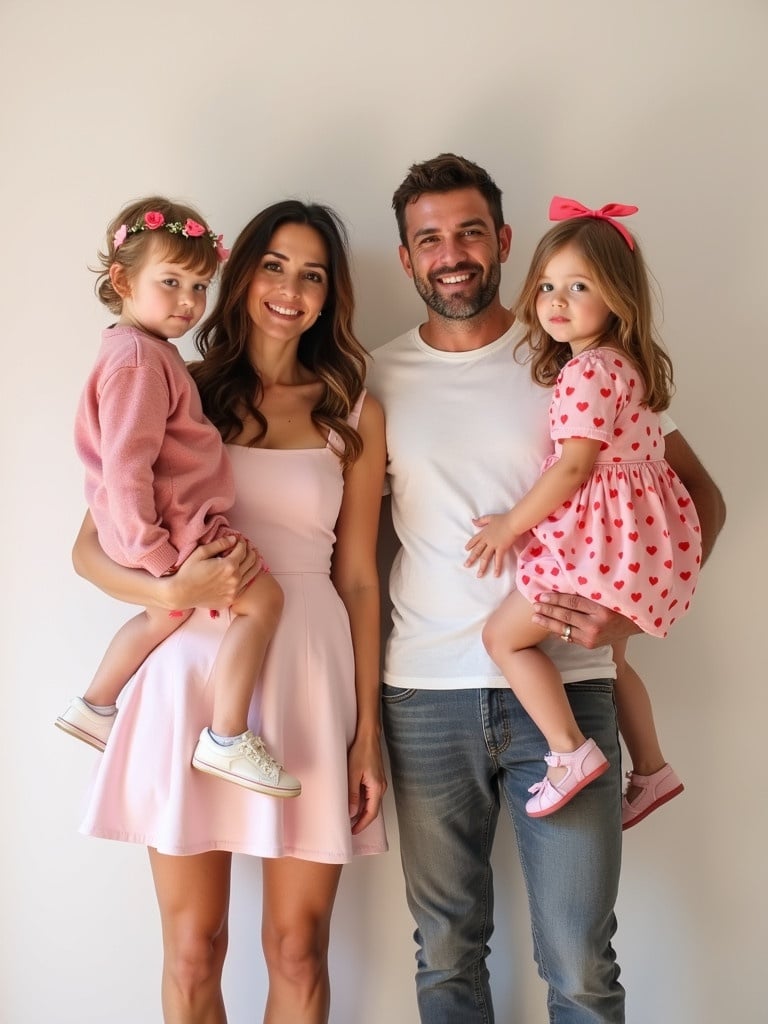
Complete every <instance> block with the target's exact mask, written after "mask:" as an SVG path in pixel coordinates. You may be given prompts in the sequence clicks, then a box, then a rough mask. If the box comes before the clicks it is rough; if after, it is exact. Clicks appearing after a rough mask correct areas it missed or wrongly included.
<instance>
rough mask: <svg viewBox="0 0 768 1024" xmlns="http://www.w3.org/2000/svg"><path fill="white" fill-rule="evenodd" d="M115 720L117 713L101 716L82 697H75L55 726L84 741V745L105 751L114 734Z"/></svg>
mask: <svg viewBox="0 0 768 1024" xmlns="http://www.w3.org/2000/svg"><path fill="white" fill-rule="evenodd" d="M115 718H117V711H113V712H112V714H111V715H100V714H98V712H96V711H92V710H91V708H89V707H88V705H87V704H86V703H85V701H84V700H81V698H80V697H73V698H72V700H71V701H70V702H69V706H68V707H67V710H66V711H64V712H63V713H62V714H61V715H59V717H58V718H57V719H56V721H55V722H54V725H57V726H58V727H59V729H63V730H64V732H68V733H69V735H70V736H74V737H75V738H76V739H78V740H82V741H83V743H89V744H90V745H91V746H92V747H96V749H97V750H103V749H104V747H105V746H106V745H107V740H108V739H109V734H110V733H111V732H112V726H113V725H114V724H115Z"/></svg>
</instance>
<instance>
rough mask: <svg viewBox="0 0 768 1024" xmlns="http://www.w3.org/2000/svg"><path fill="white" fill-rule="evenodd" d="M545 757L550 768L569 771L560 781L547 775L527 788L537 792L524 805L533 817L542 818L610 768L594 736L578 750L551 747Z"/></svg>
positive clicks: (530, 791) (556, 809)
mask: <svg viewBox="0 0 768 1024" xmlns="http://www.w3.org/2000/svg"><path fill="white" fill-rule="evenodd" d="M544 760H545V761H546V762H547V764H548V765H549V767H550V768H566V769H567V771H566V773H565V775H564V776H563V777H562V779H560V781H559V782H558V783H557V784H555V783H553V782H551V781H550V780H549V779H548V778H546V777H545V778H543V779H542V780H541V782H537V783H536V785H535V786H531V788H530V789H529V790H528V792H529V793H533V794H534V795H533V797H532V798H531V799H530V800H529V801H528V803H527V804H526V805H525V809H526V811H527V812H528V814H529V815H530V817H531V818H543V817H544V816H545V815H547V814H554V813H555V811H559V810H560V808H561V807H565V805H566V804H567V803H568V802H569V801H571V800H572V799H573V798H574V797H575V796H576V794H577V793H578V792H579V791H580V790H582V789H584V787H585V786H588V785H589V784H590V782H593V781H594V780H595V779H597V778H599V776H601V775H602V774H603V772H605V771H607V769H608V761H607V759H606V757H605V754H603V752H602V750H601V749H600V748H599V747H598V745H597V744H596V743H595V741H594V740H592V739H590V740H585V741H584V743H582V745H581V746H580V747H579V748H578V750H574V751H573V752H572V753H569V754H557V753H555V751H551V752H550V753H549V754H547V756H546V757H545V758H544Z"/></svg>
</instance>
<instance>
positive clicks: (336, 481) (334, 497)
mask: <svg viewBox="0 0 768 1024" xmlns="http://www.w3.org/2000/svg"><path fill="white" fill-rule="evenodd" d="M363 400H364V396H361V398H360V400H359V401H358V403H357V405H356V406H355V409H354V411H353V414H352V416H351V417H350V422H351V423H353V425H356V423H357V421H358V418H359V415H360V409H361V408H362V403H363ZM333 443H335V444H336V446H337V447H340V446H341V442H340V440H339V439H338V437H336V436H335V435H332V436H331V438H330V439H329V443H328V445H326V447H325V448H309V449H300V450H289V451H285V450H275V449H264V448H244V447H239V446H236V445H229V446H228V448H227V451H228V452H229V456H230V459H231V462H232V470H233V473H234V478H235V491H236V495H237V497H236V501H235V504H234V506H233V507H232V509H231V512H230V514H229V519H230V522H231V524H232V527H233V528H234V529H235V530H238V531H240V532H242V533H243V534H245V535H246V536H253V537H258V538H259V548H260V550H261V551H262V552H263V554H264V558H265V561H266V563H267V565H268V566H269V567H270V570H271V572H272V574H273V576H274V577H275V579H276V580H277V581H278V583H279V584H280V586H281V587H282V588H283V592H284V594H285V606H284V610H283V615H282V618H281V620H280V624H279V626H278V629H277V632H276V634H275V637H274V639H273V640H272V643H271V645H270V648H269V651H268V654H267V658H266V661H265V664H264V671H263V676H262V679H261V681H260V682H259V685H258V686H257V690H256V695H255V697H254V700H253V704H252V706H251V711H250V715H249V726H250V727H251V728H252V729H253V731H254V732H256V733H258V734H259V735H261V736H262V737H263V738H264V741H265V743H266V744H267V746H268V748H269V750H270V751H271V752H272V753H273V754H274V755H275V756H276V757H277V759H278V760H279V761H281V762H282V763H283V764H284V765H285V767H286V769H287V770H288V771H290V772H291V773H292V774H294V775H296V776H298V778H299V779H300V780H301V783H302V792H301V795H300V796H299V797H297V798H296V799H293V800H278V799H275V798H273V797H269V796H263V795H261V794H258V793H253V792H251V791H249V790H246V789H243V788H241V787H240V786H235V785H233V784H231V783H228V782H223V781H221V780H220V779H216V778H214V777H212V776H210V775H204V774H203V773H202V772H198V771H195V770H194V769H193V768H192V767H191V763H190V762H191V759H192V752H193V751H194V749H195V744H196V742H197V738H198V736H199V734H200V730H201V729H202V728H203V726H205V725H206V724H210V721H211V714H212V710H213V693H212V690H211V687H210V685H209V676H210V672H211V667H212V665H213V661H214V659H215V657H216V653H217V650H218V647H219V643H220V642H221V638H222V635H223V633H224V630H225V629H226V626H227V618H228V617H227V616H226V615H224V614H222V616H221V618H220V619H218V620H215V619H211V617H210V616H209V614H208V612H207V611H205V610H197V611H195V613H194V614H193V615H192V616H190V618H189V619H188V620H187V622H185V623H184V624H183V625H182V626H181V627H180V628H179V629H178V630H177V631H176V632H175V633H174V634H173V635H172V636H171V637H169V638H168V640H166V641H165V642H164V643H163V644H161V645H160V647H158V648H157V649H156V650H155V651H153V653H152V654H151V655H150V656H149V657H148V658H147V659H146V661H145V662H144V664H143V665H142V666H141V668H140V669H139V671H138V672H137V673H136V675H135V676H134V677H133V679H132V680H131V682H130V683H129V684H128V686H127V687H126V688H125V690H124V691H123V694H122V696H121V700H120V705H119V712H118V715H117V719H116V722H115V726H114V728H113V730H112V735H111V736H110V739H109V742H108V744H107V749H106V750H105V752H104V753H103V754H102V755H101V758H100V762H99V765H98V768H97V771H96V775H95V779H94V782H93V786H92V790H91V793H90V798H89V803H88V807H87V811H86V815H85V819H84V821H83V824H82V826H81V831H82V832H83V833H85V834H87V835H93V836H99V837H101V838H105V839H117V840H122V841H124V842H132V843H141V844H143V845H145V846H152V847H155V848H156V849H158V850H159V851H160V852H161V853H167V854H195V853H202V852H204V851H208V850H230V851H233V852H236V853H247V854H253V855H255V856H259V857H298V858H301V859H304V860H311V861H319V862H324V863H333V864H336V863H344V862H346V861H348V860H350V859H351V858H352V857H353V856H354V855H357V854H373V853H382V852H383V851H385V850H386V849H387V840H386V835H385V829H384V821H383V819H382V816H381V815H379V817H378V818H377V820H376V821H374V822H373V823H372V824H371V825H369V826H368V828H367V829H365V831H364V832H362V833H361V834H360V835H358V836H353V835H352V833H351V829H350V821H349V812H348V806H347V751H348V748H349V745H350V743H351V742H352V739H353V737H354V733H355V725H356V699H355V687H354V663H353V654H352V641H351V638H350V631H349V621H348V618H347V613H346V609H345V608H344V605H343V604H342V602H341V599H340V598H339V596H338V594H337V592H336V590H335V588H334V586H333V584H332V583H331V580H330V576H329V571H330V564H331V554H332V551H333V545H334V542H335V535H334V526H335V523H336V519H337V517H338V513H339V508H340V505H341V499H342V493H343V487H344V483H343V476H342V471H341V464H340V462H339V459H338V457H337V456H336V454H335V453H334V450H333V448H332V447H331V445H332V444H333Z"/></svg>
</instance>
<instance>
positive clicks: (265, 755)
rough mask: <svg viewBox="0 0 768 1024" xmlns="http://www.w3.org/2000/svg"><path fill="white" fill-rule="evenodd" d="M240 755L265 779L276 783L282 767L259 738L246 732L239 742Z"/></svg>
mask: <svg viewBox="0 0 768 1024" xmlns="http://www.w3.org/2000/svg"><path fill="white" fill-rule="evenodd" d="M240 753H241V754H243V755H244V756H245V757H247V758H248V760H249V761H252V762H253V763H254V764H255V765H256V766H257V767H258V768H259V770H260V771H261V772H262V773H263V774H264V777H265V778H267V779H271V780H273V781H275V782H277V781H278V779H279V778H280V772H281V771H282V769H283V766H282V765H281V764H278V763H277V761H276V760H275V759H274V757H272V755H271V754H270V753H269V751H268V750H267V748H266V747H265V746H264V741H263V740H262V739H261V737H260V736H254V734H253V733H252V732H250V731H248V732H247V733H246V734H245V736H243V738H242V740H241V741H240Z"/></svg>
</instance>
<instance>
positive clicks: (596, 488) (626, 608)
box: [517, 348, 701, 636]
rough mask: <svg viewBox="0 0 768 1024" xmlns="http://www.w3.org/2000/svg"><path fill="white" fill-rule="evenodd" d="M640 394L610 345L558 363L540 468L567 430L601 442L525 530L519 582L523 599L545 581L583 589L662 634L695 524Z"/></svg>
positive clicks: (679, 602) (696, 561)
mask: <svg viewBox="0 0 768 1024" xmlns="http://www.w3.org/2000/svg"><path fill="white" fill-rule="evenodd" d="M642 398H643V383H642V380H641V379H640V377H639V375H638V373H637V371H636V370H635V368H634V367H633V366H632V364H631V363H630V362H628V361H627V360H626V359H625V358H624V357H623V356H622V355H621V353H619V352H617V351H616V350H615V349H610V348H599V349H589V350H587V351H586V352H583V353H582V354H581V355H580V356H576V357H575V358H574V359H571V360H570V361H569V362H568V363H567V364H566V365H565V366H564V367H563V369H562V371H561V373H560V376H559V377H558V379H557V383H556V384H555V389H554V393H553V398H552V404H551V405H550V410H549V416H550V434H551V437H552V440H553V441H554V442H555V449H556V450H555V453H554V454H553V455H551V456H550V457H549V458H548V459H547V461H546V462H545V464H544V467H543V468H544V469H547V468H548V467H549V466H550V465H552V463H553V462H555V461H557V459H558V458H559V451H558V450H557V449H558V448H559V446H560V443H561V441H562V439H564V438H569V437H588V438H593V439H595V440H599V441H601V442H602V444H601V448H600V452H599V454H598V458H597V462H596V463H595V466H594V469H593V471H592V474H591V476H590V477H589V479H588V480H587V481H586V482H585V483H584V484H583V485H582V487H581V488H580V490H579V491H577V493H576V494H574V495H573V497H572V498H571V499H570V500H569V501H566V502H565V503H564V504H563V505H561V507H560V508H559V509H556V510H555V512H554V513H553V514H552V515H551V516H549V517H548V518H547V519H546V520H545V521H544V522H543V523H539V525H538V526H536V527H535V528H534V529H533V530H532V531H531V533H532V534H533V538H532V540H531V541H530V542H529V543H528V544H527V545H526V547H525V549H524V550H523V552H522V554H521V556H520V558H519V560H518V566H517V586H518V589H519V590H520V591H521V593H523V594H524V595H525V597H527V598H528V600H529V601H534V600H535V599H536V597H537V596H538V595H539V594H541V593H542V592H543V591H546V590H558V591H561V592H563V593H568V594H581V595H582V596H583V597H589V598H591V599H592V600H593V601H596V602H597V603H598V604H602V605H605V606H606V607H608V608H611V609H612V610H613V611H617V612H621V614H622V615H625V616H626V617H627V618H629V619H632V621H633V622H636V623H637V624H638V626H640V628H641V629H642V630H643V631H644V632H646V633H650V634H651V635H653V636H666V634H667V631H668V630H669V627H670V626H671V625H672V623H673V622H674V621H675V620H676V619H677V618H679V617H680V616H681V615H682V614H683V613H684V612H686V611H687V610H688V608H689V606H690V601H691V598H692V596H693V592H694V590H695V589H696V581H697V579H698V574H699V568H700V566H701V529H700V526H699V521H698V517H697V515H696V509H695V508H694V505H693V501H692V499H691V496H690V494H688V492H687V491H686V489H685V487H684V486H683V483H682V481H681V480H680V478H679V477H678V476H677V474H676V473H675V472H674V470H673V469H672V468H671V466H670V465H669V464H668V463H667V462H666V460H665V459H664V436H663V433H662V430H661V426H660V424H659V417H658V415H657V414H656V413H654V412H651V410H650V409H647V408H645V407H644V406H643V405H642V404H641V403H642Z"/></svg>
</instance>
